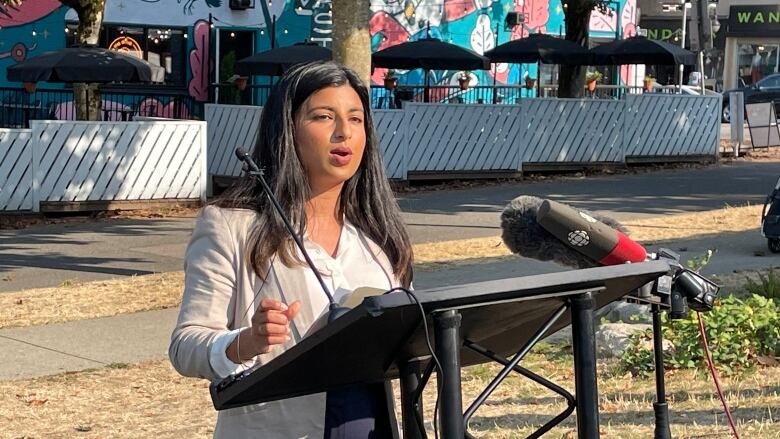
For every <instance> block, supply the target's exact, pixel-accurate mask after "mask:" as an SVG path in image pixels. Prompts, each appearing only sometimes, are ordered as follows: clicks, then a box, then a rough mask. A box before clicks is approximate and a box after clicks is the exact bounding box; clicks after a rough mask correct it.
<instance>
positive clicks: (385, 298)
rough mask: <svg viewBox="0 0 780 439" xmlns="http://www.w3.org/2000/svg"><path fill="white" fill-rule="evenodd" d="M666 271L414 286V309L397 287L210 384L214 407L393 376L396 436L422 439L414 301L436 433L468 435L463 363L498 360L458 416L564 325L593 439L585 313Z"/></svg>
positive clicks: (581, 413) (646, 268)
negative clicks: (437, 397) (498, 366)
mask: <svg viewBox="0 0 780 439" xmlns="http://www.w3.org/2000/svg"><path fill="white" fill-rule="evenodd" d="M668 271H669V265H668V264H666V263H665V262H661V261H652V262H643V263H639V264H625V265H620V266H612V267H598V268H590V269H584V270H572V271H566V272H560V273H551V274H543V275H535V276H526V277H519V278H511V279H502V280H497V281H490V282H480V283H473V284H466V285H458V286H451V287H446V288H435V289H428V290H418V291H415V295H416V297H417V298H418V299H419V301H420V304H419V305H418V304H417V303H416V302H415V301H414V300H413V299H412V298H411V297H410V296H409V295H407V294H406V293H404V292H393V293H390V294H385V295H381V296H374V297H369V298H366V299H365V300H364V301H363V302H362V303H361V304H360V305H359V306H358V307H356V308H354V309H352V310H351V311H349V312H348V313H346V314H345V315H343V316H341V317H339V318H338V319H337V320H335V321H334V322H332V323H330V324H328V325H327V326H326V327H324V328H322V329H320V330H319V331H317V332H315V333H314V334H312V335H310V336H309V337H307V338H304V339H303V340H301V342H300V343H298V344H297V345H295V346H293V347H292V348H290V349H289V350H288V351H286V352H284V353H283V354H281V355H280V356H278V357H276V358H275V359H274V360H273V361H271V362H269V363H268V364H266V365H263V366H261V367H258V368H255V369H250V370H248V371H245V372H244V373H242V374H240V375H236V376H232V377H228V378H226V379H225V380H223V381H221V382H219V383H216V384H212V386H211V396H212V400H213V403H214V407H215V408H216V409H217V410H222V409H227V408H231V407H240V406H244V405H248V404H255V403H259V402H265V401H272V400H277V399H283V398H289V397H294V396H301V395H306V394H311V393H318V392H324V391H327V390H330V389H334V388H337V387H340V386H344V385H348V384H356V383H370V382H380V381H384V380H388V379H394V378H399V377H400V378H401V388H402V400H403V401H402V406H403V411H402V418H403V429H404V437H405V438H406V439H409V438H419V437H423V435H424V432H423V430H422V427H421V425H422V423H421V421H422V416H421V410H420V407H419V405H418V402H419V398H420V395H421V393H422V389H421V387H422V386H424V384H425V381H427V376H430V374H431V372H432V370H433V364H432V363H433V362H432V361H431V355H430V352H429V349H428V346H427V344H426V337H425V334H424V331H423V325H422V317H421V312H420V305H421V306H422V308H423V309H424V312H425V315H426V317H427V319H428V321H429V322H430V325H429V326H431V327H432V328H433V332H434V337H433V340H432V341H435V343H434V345H435V348H434V349H435V353H436V356H437V357H438V359H439V362H440V363H441V366H442V369H443V370H442V371H441V373H440V374H439V385H440V386H441V406H440V408H441V435H442V438H444V439H455V438H457V439H460V438H463V437H464V436H465V435H467V433H466V432H465V431H464V428H465V427H464V424H465V422H464V411H463V404H462V399H461V387H460V384H461V382H460V368H461V367H462V366H468V365H472V364H478V363H484V362H487V361H498V362H500V363H503V364H504V365H505V368H504V370H502V371H501V373H500V374H499V376H498V377H497V378H496V380H494V382H492V383H491V386H489V388H488V389H486V392H483V395H480V398H478V399H481V401H475V403H474V404H472V406H471V407H469V409H468V410H467V412H466V417H465V419H466V420H467V419H468V417H470V415H471V414H473V412H474V411H475V410H476V408H477V407H478V406H479V404H481V402H482V401H484V399H485V398H486V397H487V396H488V395H489V393H490V391H492V389H491V388H490V387H492V388H495V386H497V385H498V383H499V382H500V381H501V380H502V379H503V378H502V377H501V375H503V376H504V377H505V376H506V374H508V373H509V372H511V371H512V370H515V371H522V369H521V368H519V367H518V366H517V363H518V362H519V360H520V359H521V358H522V357H523V356H524V355H525V354H526V353H527V352H528V351H529V350H530V349H531V347H532V346H533V344H535V343H536V342H537V341H538V340H539V339H541V338H542V337H544V336H545V335H546V334H550V333H552V332H555V331H557V330H559V329H561V328H563V327H564V326H566V325H568V324H570V323H571V324H572V339H573V340H572V344H573V350H574V364H575V389H576V391H575V393H576V408H577V427H578V428H577V429H578V437H579V438H588V439H590V438H598V437H599V428H598V427H599V420H598V391H597V387H596V358H595V337H594V326H593V325H594V322H593V311H594V310H595V309H597V308H600V307H602V306H604V305H606V304H608V303H610V302H613V301H615V300H618V299H620V298H622V297H623V296H625V295H627V294H629V293H631V292H633V291H635V290H636V289H637V288H639V287H640V286H642V285H644V284H647V283H648V282H651V281H653V280H655V279H657V278H658V277H659V276H661V275H663V274H665V273H667V272H668ZM508 357H511V360H510V359H509V358H508ZM529 373H530V372H529ZM540 379H541V378H540ZM564 392H565V391H564ZM570 412H571V410H569V413H570ZM569 413H565V414H562V415H561V416H562V418H565V417H566V416H568V414H569ZM561 416H559V418H561ZM560 420H562V419H558V422H560ZM549 428H552V426H550V427H549ZM549 428H547V429H549ZM545 431H546V430H545ZM540 434H541V433H539V435H540ZM532 437H538V435H532Z"/></svg>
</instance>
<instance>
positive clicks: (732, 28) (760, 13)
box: [718, 0, 780, 89]
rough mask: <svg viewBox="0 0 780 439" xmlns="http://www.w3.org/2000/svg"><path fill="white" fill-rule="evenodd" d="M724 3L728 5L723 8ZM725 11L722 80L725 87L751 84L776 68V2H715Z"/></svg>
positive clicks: (779, 40)
mask: <svg viewBox="0 0 780 439" xmlns="http://www.w3.org/2000/svg"><path fill="white" fill-rule="evenodd" d="M727 7H728V9H726V8H727ZM722 13H724V14H727V17H728V21H727V23H728V25H727V27H726V32H725V41H726V42H725V59H724V68H723V82H724V84H725V88H726V89H733V88H737V87H741V86H744V85H752V84H754V83H756V82H758V81H759V80H761V79H762V78H763V77H765V76H767V75H770V74H773V73H778V72H780V56H779V54H780V3H778V1H777V0H749V1H747V0H731V1H730V2H729V3H728V4H718V14H719V15H720V14H722Z"/></svg>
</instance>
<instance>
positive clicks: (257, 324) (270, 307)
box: [226, 298, 301, 364]
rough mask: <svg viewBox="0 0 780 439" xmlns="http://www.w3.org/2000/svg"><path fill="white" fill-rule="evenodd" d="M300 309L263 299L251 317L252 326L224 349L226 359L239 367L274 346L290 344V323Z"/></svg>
mask: <svg viewBox="0 0 780 439" xmlns="http://www.w3.org/2000/svg"><path fill="white" fill-rule="evenodd" d="M300 309H301V302H300V301H298V300H296V301H295V302H293V303H291V304H290V305H289V306H288V305H285V304H284V303H282V302H279V301H278V300H274V299H268V298H265V299H263V300H262V301H261V302H260V306H259V307H258V309H257V311H256V312H255V314H254V315H253V316H252V326H251V327H249V328H247V329H245V330H243V331H241V333H240V334H239V335H238V337H236V338H235V339H234V340H233V342H232V343H230V345H229V346H228V348H227V351H226V354H227V356H228V358H229V359H230V360H231V361H232V362H234V363H236V364H240V363H243V362H244V361H246V360H249V359H251V358H253V357H256V356H257V355H260V354H265V353H268V352H270V351H271V348H272V347H273V346H274V345H279V344H283V343H286V342H287V341H289V340H290V321H292V319H294V318H295V316H296V315H297V314H298V311H299V310H300Z"/></svg>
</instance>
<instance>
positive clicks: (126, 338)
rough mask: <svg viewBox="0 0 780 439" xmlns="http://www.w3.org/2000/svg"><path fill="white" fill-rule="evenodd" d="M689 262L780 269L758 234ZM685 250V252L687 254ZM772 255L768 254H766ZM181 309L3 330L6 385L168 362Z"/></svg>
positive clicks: (424, 276)
mask: <svg viewBox="0 0 780 439" xmlns="http://www.w3.org/2000/svg"><path fill="white" fill-rule="evenodd" d="M667 246H669V247H670V248H672V249H673V250H675V251H680V252H681V254H682V258H683V259H688V258H691V257H693V256H698V255H702V254H703V253H704V252H705V251H706V250H707V248H711V247H713V246H715V247H718V248H719V249H720V251H719V252H718V254H717V255H716V256H715V257H714V258H713V260H712V261H711V263H710V265H708V266H707V267H706V269H705V270H704V272H705V273H706V274H726V273H732V272H734V271H735V270H752V269H758V268H765V267H769V266H772V265H777V263H778V262H780V257H779V256H774V255H768V256H755V255H754V253H755V252H761V251H764V249H765V247H766V245H765V241H764V240H763V238H761V236H760V235H759V233H758V231H750V232H744V233H735V234H730V235H728V236H723V237H721V238H719V239H718V240H717V242H714V240H712V239H698V240H684V241H676V242H674V243H667ZM681 250H682V251H681ZM766 253H767V254H768V252H766ZM563 270H565V268H563V267H560V266H557V265H555V264H552V263H544V262H539V261H535V260H532V259H526V258H520V257H517V258H513V259H511V260H499V261H496V262H492V263H487V264H479V265H467V266H461V267H455V268H449V269H442V270H438V271H435V272H421V273H417V274H416V275H415V287H416V288H417V289H418V290H422V289H426V288H432V287H439V286H447V285H457V284H464V283H471V282H481V281H487V280H495V279H505V278H512V277H519V276H527V275H532V274H541V273H550V272H556V271H563ZM177 312H178V309H166V310H158V311H147V312H139V313H135V314H125V315H119V316H115V317H107V318H99V319H91V320H82V321H75V322H69V323H58V324H52V325H45V326H33V327H27V328H11V329H3V330H0V352H3V360H4V361H2V362H0V379H3V380H8V379H22V378H31V377H37V376H44V375H51V374H55V373H61V372H66V371H78V370H83V369H87V368H94V367H102V366H106V365H109V364H112V363H136V362H140V361H146V360H154V359H164V358H167V348H168V340H169V337H170V333H171V330H172V329H173V326H174V324H175V322H176V315H177Z"/></svg>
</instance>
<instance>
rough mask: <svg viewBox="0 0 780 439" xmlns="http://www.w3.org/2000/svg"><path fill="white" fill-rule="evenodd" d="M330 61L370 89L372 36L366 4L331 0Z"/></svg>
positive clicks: (360, 1) (368, 6) (359, 1)
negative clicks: (331, 57)
mask: <svg viewBox="0 0 780 439" xmlns="http://www.w3.org/2000/svg"><path fill="white" fill-rule="evenodd" d="M332 8H333V9H332V13H333V47H332V49H333V60H334V61H336V62H338V63H341V64H343V65H345V66H347V67H349V68H351V69H352V70H354V71H355V72H357V74H358V76H360V78H361V79H362V80H363V81H364V82H365V83H366V86H370V85H371V35H370V34H369V29H368V19H369V14H370V12H371V9H370V8H371V7H370V4H369V2H368V0H333V3H332Z"/></svg>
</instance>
